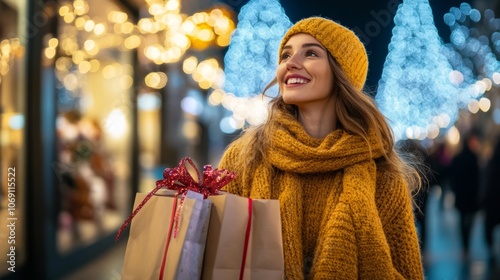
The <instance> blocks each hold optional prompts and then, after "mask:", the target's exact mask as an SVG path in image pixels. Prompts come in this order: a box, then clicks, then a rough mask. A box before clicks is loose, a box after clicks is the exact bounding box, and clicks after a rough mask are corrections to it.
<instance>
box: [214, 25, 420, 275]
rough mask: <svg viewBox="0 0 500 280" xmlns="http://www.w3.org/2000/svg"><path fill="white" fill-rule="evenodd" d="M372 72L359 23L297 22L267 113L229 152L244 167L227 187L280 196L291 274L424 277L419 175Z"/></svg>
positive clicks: (284, 47)
mask: <svg viewBox="0 0 500 280" xmlns="http://www.w3.org/2000/svg"><path fill="white" fill-rule="evenodd" d="M367 72H368V57H367V54H366V51H365V48H364V46H363V44H362V43H361V41H360V40H359V38H358V37H357V36H356V35H355V34H354V32H352V31H351V30H349V29H348V28H346V27H344V26H342V25H340V24H338V23H337V22H334V21H332V20H329V19H326V18H321V17H311V18H306V19H303V20H301V21H299V22H297V23H296V24H295V25H293V26H292V27H291V28H290V29H289V30H288V31H287V33H286V34H285V36H284V37H283V39H282V41H281V45H280V50H279V66H278V68H277V71H276V77H275V79H274V81H273V82H272V83H271V84H270V85H269V86H268V87H267V88H266V89H269V88H270V87H271V86H273V85H275V84H278V86H279V89H280V94H279V95H278V96H277V97H276V98H274V99H273V100H272V101H271V107H270V113H269V118H268V120H267V122H266V123H265V124H262V125H260V126H258V127H255V128H251V129H249V130H247V131H245V133H243V134H242V136H241V137H240V138H239V139H237V140H236V141H235V142H233V143H232V144H231V145H230V146H229V147H228V148H227V150H226V151H225V153H224V155H223V157H222V159H221V162H220V165H219V168H224V169H227V170H231V171H235V172H236V173H237V174H238V176H237V178H236V180H234V181H232V182H231V183H230V184H229V185H228V186H227V187H226V191H228V192H231V193H234V194H237V195H241V196H247V197H252V198H255V199H278V200H279V201H280V204H281V217H282V232H283V243H284V244H283V248H284V256H285V274H286V279H299V280H300V279H326V278H328V279H395V278H396V279H403V278H404V279H423V271H422V262H421V256H420V248H419V243H418V237H417V233H416V228H415V225H414V217H413V212H412V198H411V192H412V191H413V190H415V189H418V188H419V187H420V178H419V175H418V171H417V169H415V167H414V165H412V164H410V163H409V162H406V161H404V160H403V158H406V157H403V156H402V155H401V154H399V153H398V151H397V150H396V149H395V147H394V141H393V136H392V133H391V131H390V129H389V126H388V124H387V122H386V121H385V118H384V117H383V115H382V114H381V113H380V111H379V110H378V109H377V108H376V106H375V104H374V102H373V99H372V98H371V97H369V96H368V95H367V94H365V92H363V90H362V88H363V85H364V84H365V81H366V76H367ZM265 92H266V91H264V93H265ZM414 163H415V162H414Z"/></svg>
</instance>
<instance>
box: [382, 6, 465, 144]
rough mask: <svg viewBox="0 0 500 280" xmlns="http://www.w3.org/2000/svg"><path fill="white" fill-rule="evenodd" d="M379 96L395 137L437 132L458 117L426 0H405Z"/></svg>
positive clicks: (419, 136) (448, 68)
mask: <svg viewBox="0 0 500 280" xmlns="http://www.w3.org/2000/svg"><path fill="white" fill-rule="evenodd" d="M394 23H395V27H394V29H393V31H392V33H393V34H392V38H391V42H390V44H389V53H388V55H387V58H386V61H385V63H384V69H383V72H382V78H381V80H380V81H379V87H378V90H377V95H376V97H375V99H376V102H377V104H378V106H379V107H380V109H381V111H382V113H383V114H384V115H385V116H386V118H387V119H388V120H389V123H390V125H391V127H392V129H393V131H394V134H395V137H396V140H400V139H406V138H414V139H424V138H426V137H429V138H433V137H435V136H437V134H438V133H439V131H440V130H441V129H446V128H448V127H450V126H451V125H453V123H454V122H455V121H456V119H457V117H458V108H457V100H456V99H457V97H456V94H457V88H456V86H455V85H453V84H452V83H451V82H450V74H451V73H452V68H451V66H450V64H449V62H448V60H447V58H446V56H444V54H443V43H442V41H441V39H440V37H439V35H438V32H437V29H436V27H435V25H434V20H433V16H432V10H431V7H430V5H429V2H428V0H404V1H403V3H402V4H400V5H399V8H398V11H397V13H396V16H395V17H394Z"/></svg>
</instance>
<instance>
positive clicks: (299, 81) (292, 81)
mask: <svg viewBox="0 0 500 280" xmlns="http://www.w3.org/2000/svg"><path fill="white" fill-rule="evenodd" d="M305 83H307V80H305V79H301V78H290V79H288V81H287V84H305Z"/></svg>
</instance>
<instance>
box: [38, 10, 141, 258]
mask: <svg viewBox="0 0 500 280" xmlns="http://www.w3.org/2000/svg"><path fill="white" fill-rule="evenodd" d="M94 2H95V3H94ZM58 14H59V20H58V21H59V23H58V27H57V29H58V31H57V34H58V35H57V36H47V38H45V42H44V47H45V49H44V50H43V54H44V55H43V57H44V62H43V64H44V69H45V70H44V71H51V72H52V73H54V76H55V84H56V88H57V90H56V99H57V101H56V102H57V107H56V108H57V116H56V139H57V141H56V142H57V143H56V145H57V149H56V150H57V156H56V159H57V162H55V163H54V164H53V166H52V167H53V169H54V171H55V172H56V175H57V178H58V186H59V187H58V194H57V195H58V199H57V202H58V205H57V207H58V211H57V212H58V215H57V220H58V228H57V247H58V250H59V251H60V252H61V253H64V252H67V251H69V250H71V249H74V248H75V247H79V246H84V245H86V244H89V243H92V242H95V241H96V240H98V239H99V238H101V237H103V236H106V235H109V234H110V233H112V232H115V231H116V230H117V228H118V227H119V226H120V225H121V223H122V222H123V221H124V219H125V218H126V216H128V214H129V213H130V205H129V201H130V198H129V197H130V194H131V192H132V187H131V185H132V183H131V174H132V172H133V170H132V135H133V121H132V120H133V104H134V101H133V100H134V99H133V88H132V85H133V83H134V80H133V77H134V70H133V66H132V64H133V52H132V51H131V50H130V49H127V48H126V47H124V40H125V39H126V38H127V37H128V35H129V32H131V31H132V30H129V27H130V26H132V23H130V21H129V19H128V15H127V14H126V13H125V12H124V11H123V10H122V9H121V8H120V7H119V6H117V5H116V4H115V2H114V1H90V0H89V1H70V2H67V3H62V5H61V6H60V7H59V11H58Z"/></svg>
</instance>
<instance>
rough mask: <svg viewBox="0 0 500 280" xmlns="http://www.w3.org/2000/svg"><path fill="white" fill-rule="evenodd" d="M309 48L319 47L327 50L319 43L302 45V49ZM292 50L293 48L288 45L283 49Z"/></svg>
mask: <svg viewBox="0 0 500 280" xmlns="http://www.w3.org/2000/svg"><path fill="white" fill-rule="evenodd" d="M307 47H318V48H320V49H322V50H325V48H324V47H323V46H322V45H320V44H318V43H305V44H303V45H302V48H307ZM291 48H292V46H290V45H286V46H284V47H283V49H291Z"/></svg>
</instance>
